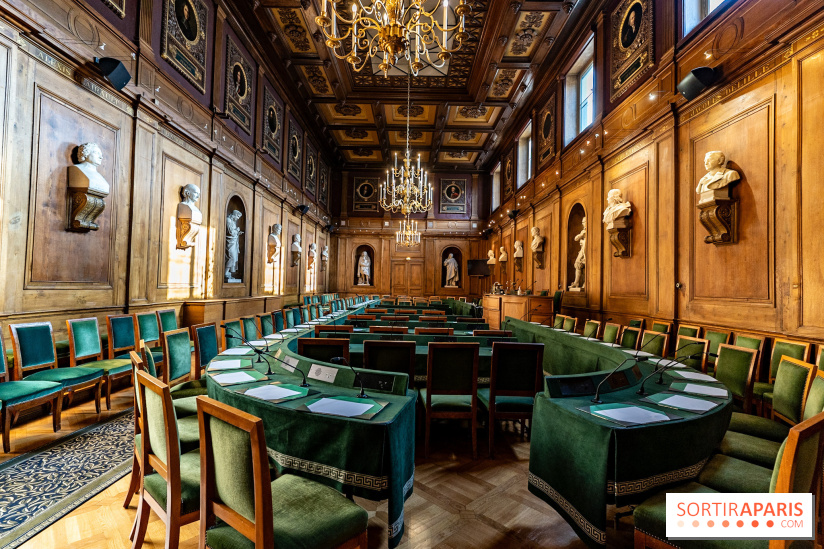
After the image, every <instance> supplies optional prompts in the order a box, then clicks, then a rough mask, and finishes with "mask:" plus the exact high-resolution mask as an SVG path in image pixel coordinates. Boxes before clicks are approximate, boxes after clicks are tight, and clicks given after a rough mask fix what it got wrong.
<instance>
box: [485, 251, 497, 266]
mask: <svg viewBox="0 0 824 549" xmlns="http://www.w3.org/2000/svg"><path fill="white" fill-rule="evenodd" d="M486 257H488V258H489V259H487V260H486V264H487V265H494V264H495V252H494V251H493V250H489V251H488V252H486Z"/></svg>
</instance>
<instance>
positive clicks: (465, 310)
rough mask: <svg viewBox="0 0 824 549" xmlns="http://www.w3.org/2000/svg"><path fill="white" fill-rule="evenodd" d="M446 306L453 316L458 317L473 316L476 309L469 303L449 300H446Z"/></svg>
mask: <svg viewBox="0 0 824 549" xmlns="http://www.w3.org/2000/svg"><path fill="white" fill-rule="evenodd" d="M446 305H447V306H448V307H449V308H450V309H451V310H452V313H453V314H456V315H460V316H475V309H476V307H473V306H472V304H471V303H467V302H465V301H457V300H455V299H452V298H449V299H447V300H446ZM479 316H480V315H479Z"/></svg>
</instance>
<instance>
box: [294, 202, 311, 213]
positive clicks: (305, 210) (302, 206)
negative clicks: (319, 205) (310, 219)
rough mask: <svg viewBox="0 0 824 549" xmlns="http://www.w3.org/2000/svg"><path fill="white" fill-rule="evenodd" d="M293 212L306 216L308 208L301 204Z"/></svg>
mask: <svg viewBox="0 0 824 549" xmlns="http://www.w3.org/2000/svg"><path fill="white" fill-rule="evenodd" d="M295 211H296V212H298V213H299V214H300V215H306V212H308V211H309V206H307V205H306V204H301V205H300V206H298V207H297V208H295Z"/></svg>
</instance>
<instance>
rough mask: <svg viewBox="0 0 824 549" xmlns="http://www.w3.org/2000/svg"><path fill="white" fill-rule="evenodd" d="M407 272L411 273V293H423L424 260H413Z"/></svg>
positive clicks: (409, 284) (415, 294)
mask: <svg viewBox="0 0 824 549" xmlns="http://www.w3.org/2000/svg"><path fill="white" fill-rule="evenodd" d="M407 263H409V268H408V269H407V273H408V275H409V283H408V286H409V295H414V296H417V295H423V285H424V270H423V262H422V261H421V262H416V261H411V262H407Z"/></svg>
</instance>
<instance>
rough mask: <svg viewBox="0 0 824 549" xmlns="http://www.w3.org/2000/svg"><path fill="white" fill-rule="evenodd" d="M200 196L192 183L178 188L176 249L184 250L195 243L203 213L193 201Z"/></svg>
mask: <svg viewBox="0 0 824 549" xmlns="http://www.w3.org/2000/svg"><path fill="white" fill-rule="evenodd" d="M199 198H200V189H199V188H198V187H197V185H195V184H194V183H189V184H188V185H184V186H183V187H181V188H180V203H178V205H177V222H176V233H177V234H176V236H177V249H178V250H185V249H187V248H191V247H192V246H194V245H195V239H196V238H197V235H198V233H199V232H200V225H201V224H202V223H203V214H202V213H200V209H198V207H197V205H195V202H197V201H198V199H199Z"/></svg>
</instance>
